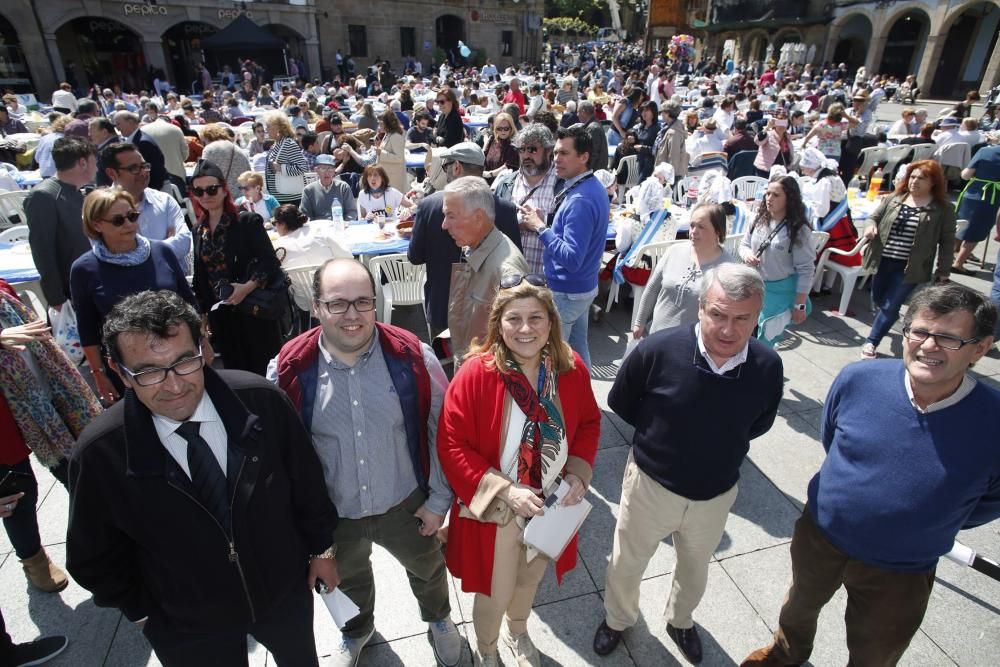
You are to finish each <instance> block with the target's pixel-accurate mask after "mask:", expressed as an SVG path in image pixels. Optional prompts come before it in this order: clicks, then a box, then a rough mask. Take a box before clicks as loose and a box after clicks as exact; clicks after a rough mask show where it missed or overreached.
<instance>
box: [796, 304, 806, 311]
mask: <svg viewBox="0 0 1000 667" xmlns="http://www.w3.org/2000/svg"><path fill="white" fill-rule="evenodd" d="M805 309H806V304H804V303H797V304H795V310H805Z"/></svg>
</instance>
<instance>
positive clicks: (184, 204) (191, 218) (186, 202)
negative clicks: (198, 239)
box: [181, 197, 198, 229]
mask: <svg viewBox="0 0 1000 667" xmlns="http://www.w3.org/2000/svg"><path fill="white" fill-rule="evenodd" d="M181 208H183V209H184V215H185V216H187V221H188V227H190V228H191V229H194V228H195V227H197V226H198V216H196V215H195V212H194V202H192V201H191V198H190V197H185V198H184V199H183V200H181Z"/></svg>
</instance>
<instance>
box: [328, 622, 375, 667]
mask: <svg viewBox="0 0 1000 667" xmlns="http://www.w3.org/2000/svg"><path fill="white" fill-rule="evenodd" d="M374 634H375V628H374V627H373V628H372V629H371V631H370V632H369V633H368V634H367V635H365V636H364V637H357V638H353V637H348V636H346V635H341V638H340V646H338V647H337V650H335V651H334V652H333V655H331V656H330V661H329V662H328V663H326V664H328V665H330V666H331V667H354V666H355V665H357V664H358V657H360V656H361V649H363V648H364V647H365V645H366V644H367V643H368V642H370V641H371V638H372V635H374Z"/></svg>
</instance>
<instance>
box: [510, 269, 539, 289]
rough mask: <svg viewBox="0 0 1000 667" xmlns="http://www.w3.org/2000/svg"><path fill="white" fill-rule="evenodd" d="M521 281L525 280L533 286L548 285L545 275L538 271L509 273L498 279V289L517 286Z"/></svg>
mask: <svg viewBox="0 0 1000 667" xmlns="http://www.w3.org/2000/svg"><path fill="white" fill-rule="evenodd" d="M522 282H527V283H528V284H529V285H534V286H535V287H548V282H546V280H545V276H543V275H542V274H540V273H511V274H509V275H506V276H504V277H503V278H501V279H500V289H510V288H511V287H517V286H518V285H520V284H521V283H522Z"/></svg>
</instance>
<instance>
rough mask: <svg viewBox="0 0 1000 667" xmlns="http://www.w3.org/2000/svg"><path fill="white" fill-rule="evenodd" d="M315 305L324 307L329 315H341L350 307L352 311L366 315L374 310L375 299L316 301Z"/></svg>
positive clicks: (368, 297) (363, 297)
mask: <svg viewBox="0 0 1000 667" xmlns="http://www.w3.org/2000/svg"><path fill="white" fill-rule="evenodd" d="M316 303H321V304H323V305H324V306H326V312H328V313H330V314H331V315H343V314H344V313H346V312H347V309H348V308H350V307H351V306H354V310H355V311H357V312H359V313H368V312H371V311H373V310H375V297H373V296H362V297H358V298H357V299H355V300H354V301H347V300H346V299H331V300H329V301H324V300H323V299H316Z"/></svg>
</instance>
